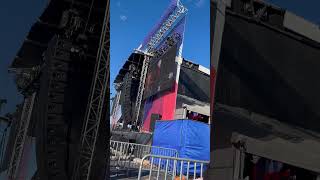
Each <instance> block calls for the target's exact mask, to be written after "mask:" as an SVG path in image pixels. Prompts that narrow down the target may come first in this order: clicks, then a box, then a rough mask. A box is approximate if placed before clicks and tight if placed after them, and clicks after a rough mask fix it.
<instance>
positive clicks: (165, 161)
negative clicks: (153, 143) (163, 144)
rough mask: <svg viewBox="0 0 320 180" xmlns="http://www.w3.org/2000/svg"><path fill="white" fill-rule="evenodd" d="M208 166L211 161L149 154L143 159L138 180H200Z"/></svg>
mask: <svg viewBox="0 0 320 180" xmlns="http://www.w3.org/2000/svg"><path fill="white" fill-rule="evenodd" d="M208 164H209V161H201V160H193V159H186V158H178V157H168V156H161V155H152V154H149V155H145V156H144V157H143V158H142V161H141V163H140V167H139V174H138V180H145V179H149V180H151V179H152V180H153V179H157V180H160V179H161V180H162V179H164V180H169V179H172V180H177V179H180V180H187V179H197V180H198V179H199V180H200V179H203V173H204V171H205V170H206V168H207V165H208Z"/></svg>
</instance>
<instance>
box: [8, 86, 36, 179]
mask: <svg viewBox="0 0 320 180" xmlns="http://www.w3.org/2000/svg"><path fill="white" fill-rule="evenodd" d="M35 97H36V93H35V92H34V93H33V94H32V95H31V96H30V95H29V96H27V97H26V98H25V101H24V105H23V109H22V114H21V119H20V122H19V125H18V129H17V130H18V131H17V135H16V138H15V142H14V146H13V153H12V156H11V160H10V164H9V169H8V177H9V179H10V180H15V179H18V178H19V177H17V175H18V172H19V165H20V162H21V157H22V152H23V148H24V144H25V140H26V137H27V132H28V127H29V123H30V119H31V114H32V109H33V104H34V100H35Z"/></svg>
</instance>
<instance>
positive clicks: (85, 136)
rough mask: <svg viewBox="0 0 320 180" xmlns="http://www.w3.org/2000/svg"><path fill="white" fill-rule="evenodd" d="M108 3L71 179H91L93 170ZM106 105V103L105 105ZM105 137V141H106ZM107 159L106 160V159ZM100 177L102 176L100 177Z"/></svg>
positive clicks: (106, 60) (105, 70) (104, 78)
mask: <svg viewBox="0 0 320 180" xmlns="http://www.w3.org/2000/svg"><path fill="white" fill-rule="evenodd" d="M109 3H110V1H109V0H108V1H107V6H106V10H105V16H104V21H103V27H102V31H101V37H100V43H99V49H98V54H97V60H96V67H95V72H94V79H93V83H92V86H91V92H90V95H89V102H88V107H87V113H86V116H85V120H84V124H83V129H82V134H81V139H80V152H79V153H80V155H79V159H78V160H77V162H76V164H75V169H74V172H73V173H74V174H73V177H72V179H73V180H89V179H92V174H91V171H93V169H92V166H93V163H94V162H93V159H94V157H95V153H96V143H97V139H98V136H99V133H101V132H99V129H100V128H99V127H100V125H101V123H106V122H102V117H103V115H102V114H103V113H107V112H106V111H105V109H104V107H105V103H108V101H106V97H108V96H106V94H107V92H108V88H109V81H110V78H109V64H110V56H109V46H110V38H109V33H110V29H109V15H110V10H109ZM107 106H108V105H107ZM107 140H108V139H107V138H106V142H107ZM106 161H107V160H106ZM101 178H102V177H101Z"/></svg>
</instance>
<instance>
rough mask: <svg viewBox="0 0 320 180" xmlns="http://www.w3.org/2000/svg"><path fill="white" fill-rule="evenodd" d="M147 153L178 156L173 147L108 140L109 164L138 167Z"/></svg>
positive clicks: (120, 166) (121, 166)
mask: <svg viewBox="0 0 320 180" xmlns="http://www.w3.org/2000/svg"><path fill="white" fill-rule="evenodd" d="M147 154H154V155H161V156H168V157H178V151H177V150H175V149H170V148H163V147H156V146H150V145H143V144H136V143H128V142H121V141H113V140H110V166H114V167H119V168H136V169H138V168H139V165H140V163H141V162H142V158H143V157H144V156H145V155H147Z"/></svg>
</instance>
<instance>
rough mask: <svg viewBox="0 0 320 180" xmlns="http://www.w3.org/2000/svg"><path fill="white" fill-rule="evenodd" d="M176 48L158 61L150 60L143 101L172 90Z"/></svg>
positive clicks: (174, 77)
mask: <svg viewBox="0 0 320 180" xmlns="http://www.w3.org/2000/svg"><path fill="white" fill-rule="evenodd" d="M176 54H177V47H176V46H173V47H171V48H170V49H169V50H168V51H167V52H166V53H164V54H163V55H162V56H161V57H160V58H158V59H151V60H150V64H149V68H148V73H147V77H146V83H145V91H144V99H146V98H148V97H151V96H153V95H155V94H157V93H160V92H164V91H167V90H171V89H172V88H174V84H175V80H176V74H177V65H176V62H175V57H176Z"/></svg>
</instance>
